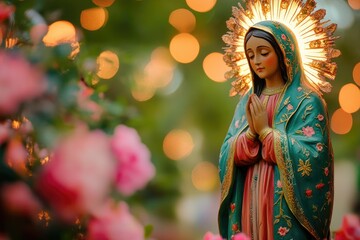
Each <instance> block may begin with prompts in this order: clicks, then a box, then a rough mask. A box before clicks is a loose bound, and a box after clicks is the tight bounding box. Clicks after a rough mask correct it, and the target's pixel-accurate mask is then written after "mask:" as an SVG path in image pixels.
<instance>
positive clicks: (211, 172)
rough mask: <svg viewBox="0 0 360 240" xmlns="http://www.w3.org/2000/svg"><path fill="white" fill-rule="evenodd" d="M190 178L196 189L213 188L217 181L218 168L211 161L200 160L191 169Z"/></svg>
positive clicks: (206, 189)
mask: <svg viewBox="0 0 360 240" xmlns="http://www.w3.org/2000/svg"><path fill="white" fill-rule="evenodd" d="M191 179H192V183H193V185H194V187H195V188H196V189H197V190H200V191H211V190H214V189H215V188H216V187H217V186H218V183H219V179H218V169H217V167H216V166H215V165H214V164H213V163H210V162H206V161H203V162H200V163H198V164H197V165H196V166H195V167H194V169H193V170H192V173H191Z"/></svg>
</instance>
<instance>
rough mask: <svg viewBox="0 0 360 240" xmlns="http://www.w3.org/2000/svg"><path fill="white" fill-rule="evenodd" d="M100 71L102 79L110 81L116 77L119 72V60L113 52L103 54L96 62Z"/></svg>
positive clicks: (99, 75)
mask: <svg viewBox="0 0 360 240" xmlns="http://www.w3.org/2000/svg"><path fill="white" fill-rule="evenodd" d="M96 63H97V66H98V70H97V73H96V74H97V75H98V77H100V78H102V79H110V78H112V77H114V76H115V74H116V73H117V71H118V70H119V66H120V63H119V58H118V56H117V55H116V53H114V52H112V51H104V52H102V53H101V54H100V55H99V57H98V58H97V60H96Z"/></svg>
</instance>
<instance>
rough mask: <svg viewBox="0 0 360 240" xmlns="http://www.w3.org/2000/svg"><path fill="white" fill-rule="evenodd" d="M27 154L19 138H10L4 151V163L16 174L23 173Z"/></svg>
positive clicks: (25, 170)
mask: <svg viewBox="0 0 360 240" xmlns="http://www.w3.org/2000/svg"><path fill="white" fill-rule="evenodd" d="M27 156H28V153H27V151H26V149H25V147H24V145H23V144H22V142H21V139H20V138H12V139H11V140H10V141H9V143H8V145H7V147H6V151H5V161H6V163H7V164H8V165H9V166H10V167H11V168H12V169H14V170H15V171H16V172H17V173H18V174H21V175H25V174H26V173H27V168H26V164H27Z"/></svg>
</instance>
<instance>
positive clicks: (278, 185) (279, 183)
mask: <svg viewBox="0 0 360 240" xmlns="http://www.w3.org/2000/svg"><path fill="white" fill-rule="evenodd" d="M276 186H277V187H278V188H282V183H281V181H280V180H277V182H276Z"/></svg>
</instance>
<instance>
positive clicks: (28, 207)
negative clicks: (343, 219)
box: [1, 182, 41, 219]
mask: <svg viewBox="0 0 360 240" xmlns="http://www.w3.org/2000/svg"><path fill="white" fill-rule="evenodd" d="M1 199H2V202H3V203H4V206H5V209H6V211H8V212H10V213H12V214H19V215H24V216H29V217H31V218H33V219H36V217H37V213H38V212H39V211H40V210H41V204H40V202H39V200H38V199H36V198H35V196H34V195H33V193H32V192H31V190H30V188H29V187H28V186H27V185H26V184H25V183H24V182H16V183H12V184H7V185H4V186H3V187H2V191H1Z"/></svg>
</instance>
